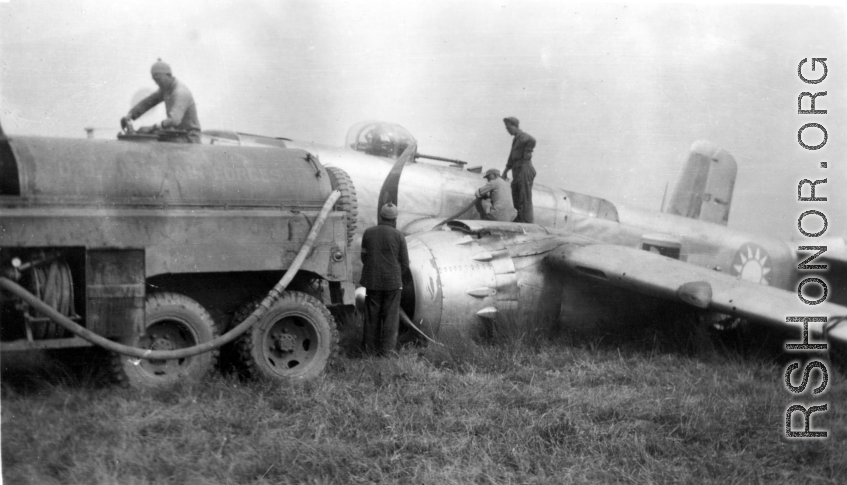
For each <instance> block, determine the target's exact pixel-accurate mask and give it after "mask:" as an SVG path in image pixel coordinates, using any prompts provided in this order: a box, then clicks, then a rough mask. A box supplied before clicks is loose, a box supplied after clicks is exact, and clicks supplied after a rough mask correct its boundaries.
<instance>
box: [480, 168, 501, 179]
mask: <svg viewBox="0 0 847 485" xmlns="http://www.w3.org/2000/svg"><path fill="white" fill-rule="evenodd" d="M489 175H494V176H495V177H499V176H500V170H498V169H496V168H490V169H488V171H486V172H485V173H484V174H483V175H482V178H488V176H489Z"/></svg>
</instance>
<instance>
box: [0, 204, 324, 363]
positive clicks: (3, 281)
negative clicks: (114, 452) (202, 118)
mask: <svg viewBox="0 0 847 485" xmlns="http://www.w3.org/2000/svg"><path fill="white" fill-rule="evenodd" d="M339 197H341V192H340V191H338V190H334V191H332V194H330V196H329V198H328V199H327V200H326V202H325V203H324V205H323V208H322V209H321V212H320V214H319V215H318V218H317V219H316V220H315V223H314V224H313V225H312V229H311V231H309V235H308V237H306V241H305V242H304V243H303V246H301V247H300V252H299V253H297V257H296V258H294V261H293V262H292V263H291V266H290V267H289V268H288V271H286V272H285V275H283V277H282V279H281V280H279V283H277V284H276V285H275V286H274V287H273V289H272V290H271V291H270V292H269V293H268V296H266V297H265V299H264V300H262V303H261V304H260V305H259V306H258V307H257V308H256V309H255V310H254V311H253V313H251V314H250V316H249V317H247V319H245V320H244V321H243V322H241V323H240V324H239V325H238V326H236V327H235V328H233V329H232V330H230V331H229V332H227V333H225V334H224V335H221V336H219V337H218V338H216V339H214V340H210V341H208V342H205V343H202V344H199V345H195V346H193V347H186V348H183V349H177V350H144V349H140V348H138V347H131V346H129V345H123V344H119V343H117V342H113V341H111V340H109V339H107V338H105V337H102V336H100V335H97V334H96V333H94V332H92V331H90V330H88V329H87V328H85V327H83V326H81V325H78V324H77V323H75V322H74V321H72V320H70V319H69V318H67V317H66V316H64V315H62V314H61V313H59V312H57V311H56V310H55V309H53V308H52V307H50V306H49V305H47V304H46V303H44V302H43V301H41V300H39V299H38V298H37V297H36V296H35V295H33V294H32V293H30V292H28V291H27V290H26V289H24V288H23V287H21V286H20V285H19V284H17V283H15V282H14V281H12V280H10V279H8V278H4V277H0V287H2V288H3V289H5V290H8V291H9V292H11V293H13V294H15V295H16V296H18V297H20V298H21V299H22V300H24V301H26V302H27V303H29V304H30V305H32V306H33V307H34V308H35V309H36V310H38V311H39V312H41V313H43V314H44V315H45V316H47V317H48V318H50V319H51V320H53V321H54V322H56V323H58V324H59V325H62V326H63V327H65V328H67V329H68V330H70V331H71V332H72V333H73V334H74V335H76V336H78V337H81V338H84V339H85V340H88V341H89V342H91V343H93V344H95V345H99V346H101V347H103V348H105V349H106V350H110V351H112V352H116V353H118V354H123V355H128V356H130V357H135V358H139V359H150V360H172V359H184V358H186V357H193V356H195V355H199V354H202V353H204V352H208V351H210V350H214V349H216V348H218V347H220V346H222V345H224V344H227V343H229V342H232V341H233V340H235V339H236V338H237V337H238V336H239V335H241V334H242V333H244V332H246V331H247V330H248V329H249V328H250V327H252V326H253V324H254V323H256V322H257V321H258V320H259V318H261V317H262V315H264V314H265V312H267V311H268V309H269V308H270V307H271V305H273V303H274V302H275V301H276V299H277V298H279V295H280V294H281V293H282V292H283V291H284V290H285V287H286V286H288V284H289V283H291V279H292V278H294V275H296V274H297V271H298V270H299V269H300V266H302V265H303V262H304V261H305V260H306V256H308V254H309V252H310V251H311V250H312V246H314V244H315V240H316V239H317V237H318V232H320V230H321V227H323V225H324V222H326V218H327V216H329V213H330V211H331V210H332V208H333V206H334V205H335V202H336V201H337V200H338V198H339Z"/></svg>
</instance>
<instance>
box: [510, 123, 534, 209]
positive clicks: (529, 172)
mask: <svg viewBox="0 0 847 485" xmlns="http://www.w3.org/2000/svg"><path fill="white" fill-rule="evenodd" d="M503 123H505V124H506V131H508V132H509V134H510V135H512V136H514V137H515V138H514V140H512V151H511V152H509V161H507V162H506V170H504V171H503V178H504V179H506V180H508V177H507V175H508V173H509V170H511V171H512V173H513V175H514V179H513V180H512V200H513V201H514V203H515V209H517V210H518V217H517V218H516V219H515V222H526V223H530V224H531V223H532V222H533V220H534V219H535V217H534V215H533V212H532V182H533V181H534V180H535V168H534V167H533V166H532V151H533V150H534V149H535V138H533V137H532V136H530V135H529V134H528V133H525V132H523V131H521V130H520V129H518V124H519V121H518V119H517V118H515V117H514V116H510V117H508V118H503Z"/></svg>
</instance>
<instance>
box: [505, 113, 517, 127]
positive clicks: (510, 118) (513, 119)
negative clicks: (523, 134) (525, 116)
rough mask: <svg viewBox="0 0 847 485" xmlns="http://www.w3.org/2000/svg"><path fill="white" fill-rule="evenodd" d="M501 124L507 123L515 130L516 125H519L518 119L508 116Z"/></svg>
mask: <svg viewBox="0 0 847 485" xmlns="http://www.w3.org/2000/svg"><path fill="white" fill-rule="evenodd" d="M503 122H504V123H509V124H510V125H512V126H514V127H515V128H517V127H518V125H519V124H520V121H518V119H517V118H515V117H514V116H509V117H507V118H503Z"/></svg>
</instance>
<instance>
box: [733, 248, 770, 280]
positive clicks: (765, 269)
mask: <svg viewBox="0 0 847 485" xmlns="http://www.w3.org/2000/svg"><path fill="white" fill-rule="evenodd" d="M732 263H733V264H732V274H734V275H737V276H738V278H739V279H742V280H746V281H752V282H753V283H761V284H763V285H769V284H770V282H769V281H768V280H767V276H768V274H769V273H770V272H771V268H770V261H769V258H768V253H767V251H765V250H764V249H763V248H761V247H759V246H757V245H755V244H752V243H747V244H745V245H743V246H741V249H739V250H738V252H737V253H735V258H733V260H732Z"/></svg>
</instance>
